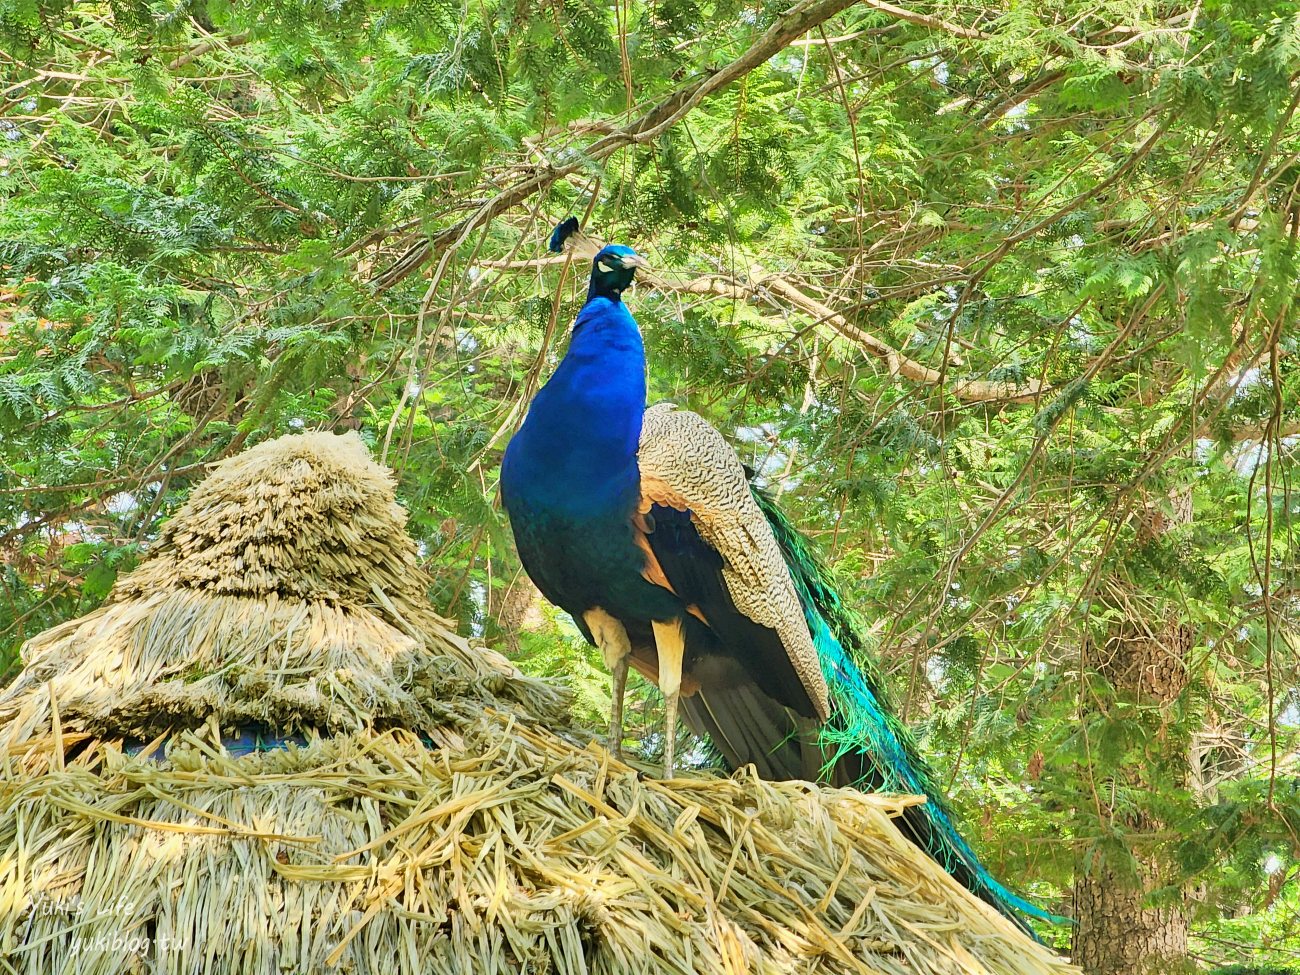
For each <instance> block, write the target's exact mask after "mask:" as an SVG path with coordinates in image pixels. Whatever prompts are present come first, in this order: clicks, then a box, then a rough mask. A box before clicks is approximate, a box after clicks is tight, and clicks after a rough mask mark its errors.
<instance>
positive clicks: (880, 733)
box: [753, 489, 1069, 933]
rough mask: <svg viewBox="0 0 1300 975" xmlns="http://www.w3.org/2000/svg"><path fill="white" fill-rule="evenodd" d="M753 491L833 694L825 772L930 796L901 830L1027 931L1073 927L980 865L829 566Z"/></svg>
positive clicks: (824, 745)
mask: <svg viewBox="0 0 1300 975" xmlns="http://www.w3.org/2000/svg"><path fill="white" fill-rule="evenodd" d="M753 494H754V497H755V500H757V502H758V505H759V507H760V508H761V509H762V511H763V514H764V516H765V517H766V518H767V522H768V524H769V525H770V526H771V528H772V533H773V534H774V535H775V536H776V539H777V543H778V545H779V546H780V547H781V551H782V554H783V556H784V557H785V562H786V565H787V566H788V567H789V569H790V575H791V577H792V578H793V580H794V584H795V589H796V591H797V592H798V595H799V600H800V603H801V604H802V606H803V611H804V616H805V618H806V620H807V622H808V629H809V631H810V632H811V633H812V635H813V643H814V646H815V647H816V648H817V654H818V657H819V658H820V661H821V665H822V671H823V674H824V675H825V678H826V684H827V686H828V688H829V691H830V697H831V701H832V703H833V706H832V708H831V717H830V719H829V720H828V721H826V722H825V724H824V725H823V728H822V733H821V744H822V748H823V752H824V753H825V754H826V755H827V756H828V758H827V763H826V768H825V769H824V771H825V772H826V773H828V775H830V774H831V773H833V771H834V770H836V769H841V770H843V769H847V770H849V775H848V778H849V780H850V781H851V782H852V783H853V784H854V785H859V786H863V787H866V788H870V789H872V790H878V791H886V792H901V793H909V794H913V795H923V796H925V797H926V802H925V803H923V804H921V805H919V806H912V807H909V809H908V810H907V811H906V813H905V814H904V817H903V821H902V822H901V823H900V827H901V828H902V829H903V831H904V832H905V833H907V834H908V835H909V836H910V838H911V839H912V840H913V841H914V842H916V843H917V844H918V845H919V846H920V847H921V848H922V849H924V850H925V851H926V852H927V853H928V854H929V855H930V856H932V857H933V858H934V859H935V860H936V861H937V862H938V863H939V864H940V865H942V866H943V867H944V869H945V870H947V871H948V873H950V874H951V875H952V876H953V877H954V878H956V879H957V880H958V881H959V882H961V883H962V884H964V885H965V886H966V887H967V888H968V889H969V890H971V891H972V892H973V893H974V894H976V895H977V896H979V897H980V898H982V899H983V900H985V901H986V902H988V903H989V904H991V905H992V906H993V907H995V908H997V909H998V910H999V911H1000V912H1002V913H1003V914H1004V915H1006V916H1007V917H1009V918H1011V919H1012V920H1014V921H1016V923H1017V924H1019V925H1020V926H1021V927H1022V928H1023V929H1024V930H1026V931H1029V928H1028V927H1027V925H1026V924H1025V922H1024V920H1023V917H1022V916H1021V915H1024V916H1028V917H1032V918H1036V919H1038V920H1040V921H1048V922H1051V923H1056V924H1061V923H1069V919H1067V918H1063V917H1059V916H1057V915H1055V914H1052V913H1050V912H1048V911H1045V910H1043V909H1042V908H1040V907H1038V906H1036V905H1035V904H1032V903H1030V902H1029V901H1027V900H1025V899H1024V898H1023V897H1020V896H1018V895H1017V894H1015V893H1013V892H1012V891H1011V890H1008V889H1007V888H1006V887H1005V886H1004V885H1003V884H1001V883H1000V882H999V881H998V880H997V879H996V878H995V877H993V875H992V874H990V873H989V872H988V870H987V869H986V868H985V867H984V866H983V864H981V863H980V860H979V857H978V856H976V854H975V851H974V850H972V849H971V847H970V845H969V844H968V843H967V842H966V840H965V839H964V838H963V837H962V835H961V833H960V832H959V831H958V830H957V827H956V825H955V821H954V816H953V813H952V810H951V807H949V805H948V803H947V802H946V800H945V799H944V796H943V792H942V790H941V789H940V788H939V787H938V785H937V784H936V782H935V779H934V776H933V773H932V772H931V771H930V769H929V767H928V766H927V764H926V762H925V760H924V759H923V758H922V757H921V754H920V752H919V750H918V749H917V747H916V742H915V739H914V738H913V736H912V733H911V731H909V730H908V728H907V727H906V726H905V725H904V724H903V723H902V722H901V721H899V720H898V718H897V717H895V716H894V712H893V710H892V708H890V706H889V701H888V700H887V698H886V696H885V691H884V682H883V681H882V679H881V677H880V675H879V673H878V672H876V670H875V669H874V667H873V665H872V663H871V656H870V654H868V653H867V648H866V645H865V643H864V641H863V638H862V632H863V628H862V625H861V622H860V620H859V619H858V618H857V616H856V614H855V613H854V612H853V611H852V610H851V609H850V608H849V607H848V606H846V605H845V603H844V601H843V600H842V599H841V598H840V596H839V593H838V592H836V589H835V585H834V580H833V576H832V573H831V571H830V569H829V568H828V567H827V566H826V565H825V563H824V562H822V560H821V559H820V558H819V557H818V556H817V554H816V553H815V552H814V551H813V549H812V547H811V545H810V544H809V543H808V541H807V539H805V538H804V537H803V536H802V535H801V534H800V533H799V531H798V529H796V528H795V527H794V525H792V524H791V523H790V521H789V520H788V519H787V518H786V517H785V515H784V514H782V512H781V510H780V508H778V507H777V504H776V502H775V501H774V500H773V499H772V498H770V497H769V496H768V495H766V494H765V493H764V492H762V491H760V490H757V489H754V491H753ZM1030 933H1032V932H1030Z"/></svg>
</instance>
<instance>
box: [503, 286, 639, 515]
mask: <svg viewBox="0 0 1300 975" xmlns="http://www.w3.org/2000/svg"><path fill="white" fill-rule="evenodd" d="M645 401H646V379H645V348H644V346H643V345H642V342H641V333H640V331H639V330H638V329H637V325H636V321H635V320H634V319H633V318H632V315H631V313H629V312H628V310H627V307H626V306H625V305H624V304H623V303H622V301H620V300H618V297H617V295H615V296H614V297H609V296H606V295H601V294H595V295H592V296H591V297H589V298H588V299H587V303H586V304H585V305H584V306H583V308H582V311H581V312H579V314H578V318H577V321H576V322H575V323H574V326H573V337H572V339H571V341H570V343H569V350H568V352H567V353H565V356H564V359H563V360H562V361H561V362H560V365H559V367H558V368H557V369H556V370H555V373H554V375H552V376H551V379H550V381H549V382H547V383H546V385H545V386H543V387H542V389H541V390H540V391H538V393H537V396H536V397H535V398H534V399H533V403H532V406H531V408H530V409H529V411H528V417H527V419H526V420H525V421H524V425H523V426H522V427H521V428H520V431H519V433H518V434H517V435H516V436H515V439H514V440H513V441H511V446H510V449H509V451H507V456H506V462H505V464H504V466H503V470H502V477H503V482H504V484H505V486H506V488H507V490H508V491H510V492H512V493H514V494H516V495H521V494H522V495H525V496H526V497H527V499H528V503H529V505H530V506H531V507H533V508H535V509H539V510H547V511H551V512H554V513H557V514H565V515H571V516H575V517H578V516H582V517H594V516H597V515H600V514H612V513H614V512H616V511H618V510H619V509H621V508H622V507H623V506H625V505H627V504H629V503H635V499H636V497H637V494H638V492H639V485H640V475H639V473H638V470H637V465H636V454H637V448H638V445H639V443H640V439H641V418H642V415H643V414H644V413H645Z"/></svg>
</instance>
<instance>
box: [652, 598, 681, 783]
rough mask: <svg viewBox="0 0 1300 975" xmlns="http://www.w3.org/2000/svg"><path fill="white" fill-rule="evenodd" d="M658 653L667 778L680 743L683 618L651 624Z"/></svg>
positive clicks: (671, 772)
mask: <svg viewBox="0 0 1300 975" xmlns="http://www.w3.org/2000/svg"><path fill="white" fill-rule="evenodd" d="M652 625H653V627H654V634H655V652H656V653H657V654H658V657H659V690H660V691H662V692H663V695H664V778H666V779H667V778H672V774H673V757H674V756H673V752H674V751H675V750H676V746H677V700H678V698H679V697H680V696H681V690H682V658H683V657H684V656H685V655H686V632H685V630H683V628H682V621H681V620H680V619H675V620H669V621H668V622H666V623H659V622H655V623H653V624H652Z"/></svg>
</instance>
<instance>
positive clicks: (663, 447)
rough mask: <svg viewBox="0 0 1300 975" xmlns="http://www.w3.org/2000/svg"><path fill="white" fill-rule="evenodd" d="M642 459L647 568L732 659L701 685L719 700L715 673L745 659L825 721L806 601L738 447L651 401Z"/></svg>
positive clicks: (746, 672) (784, 700)
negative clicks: (713, 691)
mask: <svg viewBox="0 0 1300 975" xmlns="http://www.w3.org/2000/svg"><path fill="white" fill-rule="evenodd" d="M637 461H638V464H639V466H640V470H641V505H640V515H639V517H638V520H637V527H638V529H639V533H638V534H639V538H640V539H641V541H642V543H643V547H645V548H646V550H647V553H648V555H649V556H650V558H648V559H647V570H646V574H647V578H650V579H651V581H654V582H657V583H658V584H660V585H664V586H666V587H667V588H670V589H672V590H673V591H674V592H675V593H677V595H678V597H679V598H680V599H682V600H683V602H685V603H686V604H687V605H688V607H690V611H691V612H692V614H693V615H695V616H696V617H697V618H699V619H701V620H702V621H703V622H704V623H705V624H706V625H707V626H708V628H709V629H710V630H711V631H712V633H713V635H714V636H715V637H716V638H717V644H718V648H719V656H720V657H721V658H722V659H720V660H718V661H715V662H713V665H710V664H709V662H707V661H706V662H705V663H704V664H702V666H701V674H700V676H701V677H702V678H703V679H702V680H701V681H700V686H701V692H702V693H704V694H705V695H706V696H708V697H711V698H714V699H715V703H716V698H717V695H710V694H709V693H708V691H709V686H708V682H707V678H708V675H709V673H710V672H711V671H716V672H718V673H720V674H723V673H728V672H732V676H731V677H730V678H728V680H729V681H730V682H731V683H733V684H734V683H735V682H736V675H735V673H734V672H735V671H736V667H737V666H738V667H739V670H740V672H741V674H743V676H744V677H746V678H748V681H749V682H752V683H753V684H755V685H756V686H757V688H758V689H760V690H761V691H762V692H763V693H764V694H765V695H766V696H769V697H771V698H773V699H774V700H775V701H776V702H780V704H783V705H786V706H789V707H791V708H793V709H794V710H795V711H796V712H798V713H801V714H803V715H804V716H805V717H807V718H810V719H816V720H817V721H824V720H825V719H826V717H827V715H828V713H829V695H828V692H827V687H826V680H825V678H824V677H823V676H822V669H821V664H820V662H819V660H818V657H817V652H816V650H815V649H814V647H813V642H812V636H811V634H810V633H809V630H808V624H807V621H806V619H805V617H804V612H803V608H802V607H801V605H800V603H799V597H798V594H797V593H796V591H795V587H794V583H793V581H792V580H791V577H790V570H789V568H788V567H787V566H786V564H785V560H784V559H783V557H782V554H781V548H780V546H779V545H778V543H777V541H776V538H775V536H774V535H773V534H772V529H771V527H770V526H769V525H768V522H767V519H766V517H765V516H764V515H763V512H762V510H761V509H760V508H759V506H758V503H757V502H756V501H755V500H754V496H753V494H752V493H751V491H750V487H749V481H748V479H747V478H746V476H745V469H744V467H743V466H742V465H741V463H740V458H739V457H737V456H736V452H735V451H734V450H732V448H731V446H730V445H729V444H728V443H727V441H726V440H724V439H723V437H722V434H720V433H718V431H717V430H715V429H714V428H713V427H712V426H710V425H709V423H708V422H706V421H705V420H704V419H703V418H702V417H700V416H698V415H697V414H695V413H691V412H689V411H687V410H679V409H677V408H676V407H675V406H673V405H672V404H671V403H662V404H659V405H656V406H652V407H651V408H650V409H648V410H646V413H645V419H644V422H643V425H642V429H641V443H640V449H639V452H638V454H637ZM656 576H658V577H659V578H655V577H656ZM714 711H715V712H716V711H717V707H715V708H714ZM770 744H772V745H775V744H776V742H771V743H770Z"/></svg>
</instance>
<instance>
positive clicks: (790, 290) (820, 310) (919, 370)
mask: <svg viewBox="0 0 1300 975" xmlns="http://www.w3.org/2000/svg"><path fill="white" fill-rule="evenodd" d="M602 246H604V244H603V242H602V241H599V240H596V239H594V238H591V237H588V236H587V235H586V234H583V233H576V234H573V235H572V236H571V237H570V238H569V239H568V241H566V243H565V249H566V250H567V251H568V252H569V253H570V254H572V255H573V257H574V258H580V259H584V260H591V259H592V258H593V257H595V256H596V252H597V251H599V250H600V248H601V247H602ZM566 260H568V258H567V257H566V256H548V257H543V258H537V259H534V260H529V261H497V262H492V261H485V262H483V266H484V267H491V268H496V269H498V270H505V269H512V270H513V269H522V268H535V267H545V266H547V265H550V264H562V263H564V262H565V261H566ZM638 274H639V275H640V277H641V279H642V280H643V281H644V282H645V283H646V284H647V285H649V286H650V287H652V288H656V289H658V290H660V291H666V292H674V293H677V294H698V295H717V296H718V297H722V298H732V299H737V300H745V301H759V300H763V299H765V298H768V297H770V296H771V295H775V296H777V297H779V298H781V299H783V300H784V301H786V302H787V303H789V304H790V305H792V306H794V307H795V308H797V309H799V310H800V311H802V312H803V313H804V314H806V315H810V316H812V317H813V318H814V319H816V320H817V321H819V322H825V323H827V324H828V325H830V326H831V327H832V328H833V329H835V331H837V332H839V333H840V334H841V335H843V336H844V337H845V338H847V339H848V340H849V341H851V342H853V343H854V344H855V345H857V346H858V347H859V348H860V349H862V350H863V351H864V352H866V353H868V354H869V355H873V356H875V357H876V358H878V359H883V360H884V361H885V363H886V365H888V367H889V371H890V373H892V374H893V375H897V376H902V377H904V378H905V379H910V380H912V381H913V382H918V383H923V384H925V385H929V386H940V385H945V384H946V382H947V381H948V378H950V377H946V376H945V373H944V372H943V371H942V370H939V369H933V368H931V367H930V366H927V365H925V364H924V363H920V362H917V361H916V360H915V359H912V358H909V357H908V356H906V355H904V354H903V353H902V352H900V351H899V350H898V349H895V348H894V347H893V346H892V345H890V344H889V343H888V342H886V341H884V340H883V339H881V338H878V337H877V336H875V335H872V334H871V333H870V332H866V331H863V330H862V329H861V328H859V327H858V326H857V325H854V324H853V323H852V322H850V321H849V320H848V319H847V318H845V317H844V316H843V315H841V314H840V313H839V312H837V311H835V310H834V309H832V308H831V307H829V306H828V305H825V304H823V303H822V302H820V301H818V300H817V299H816V298H813V297H812V296H811V295H809V294H807V293H806V292H804V291H803V290H801V289H800V288H799V287H798V286H797V285H796V284H794V283H793V282H791V281H790V280H789V279H787V278H785V277H782V276H781V275H779V274H773V273H772V272H770V271H767V270H765V269H764V268H762V267H760V266H759V265H757V264H755V265H752V266H751V267H750V269H749V273H748V275H746V276H745V278H743V279H741V278H736V277H733V276H731V275H726V274H705V275H701V276H700V277H696V278H691V279H690V280H688V281H673V280H671V279H669V278H666V277H664V276H663V275H661V274H657V273H655V272H654V271H653V270H651V269H648V268H646V269H642V270H640V271H638ZM948 391H949V392H951V393H952V394H953V395H954V396H955V397H957V399H959V400H961V401H962V402H964V403H993V402H997V403H1029V402H1032V401H1033V400H1035V399H1036V398H1037V397H1038V396H1039V395H1040V394H1041V393H1042V391H1043V387H1042V384H1041V383H1040V382H1039V381H1038V380H1036V379H1031V380H1029V381H1027V382H1026V383H1024V384H1023V385H1017V384H1015V383H1010V382H993V381H989V380H979V379H967V380H961V379H954V380H953V385H952V386H951V387H950V388H949V390H948Z"/></svg>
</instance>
